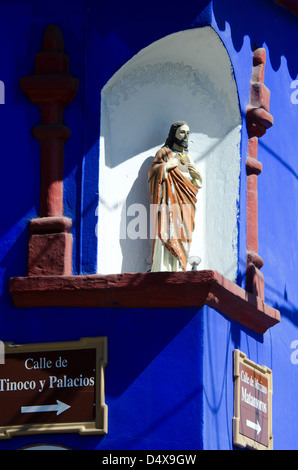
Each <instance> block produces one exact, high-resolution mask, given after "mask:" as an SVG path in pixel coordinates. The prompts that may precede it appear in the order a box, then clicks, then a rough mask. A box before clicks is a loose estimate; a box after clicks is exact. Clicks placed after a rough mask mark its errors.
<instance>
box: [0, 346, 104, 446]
mask: <svg viewBox="0 0 298 470" xmlns="http://www.w3.org/2000/svg"><path fill="white" fill-rule="evenodd" d="M106 363H107V338H105V337H97V338H82V339H81V340H79V341H73V342H63V343H62V342H61V343H42V344H28V345H16V344H14V343H6V344H5V361H4V364H1V365H0V438H2V439H5V438H9V437H11V436H13V435H15V434H26V433H30V434H33V433H42V432H47V433H48V432H61V430H63V431H65V432H70V431H73V432H80V433H88V434H103V433H106V432H107V407H106V405H105V402H104V370H105V366H106Z"/></svg>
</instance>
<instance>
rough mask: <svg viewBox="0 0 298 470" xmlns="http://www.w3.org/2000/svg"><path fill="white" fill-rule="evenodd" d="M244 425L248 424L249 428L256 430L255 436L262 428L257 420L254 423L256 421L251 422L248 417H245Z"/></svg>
mask: <svg viewBox="0 0 298 470" xmlns="http://www.w3.org/2000/svg"><path fill="white" fill-rule="evenodd" d="M246 426H248V427H249V428H251V429H254V430H255V431H257V436H258V435H259V434H260V432H261V430H262V428H261V426H260V423H259V421H257V424H256V423H253V422H252V421H249V419H247V420H246Z"/></svg>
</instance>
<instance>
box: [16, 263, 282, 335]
mask: <svg viewBox="0 0 298 470" xmlns="http://www.w3.org/2000/svg"><path fill="white" fill-rule="evenodd" d="M9 292H10V294H11V296H12V300H13V304H14V305H15V307H21V308H28V307H81V308H115V307H122V308H183V307H198V308H201V307H203V305H208V306H209V307H211V308H214V309H216V310H218V311H219V312H221V313H223V314H224V315H225V316H227V317H228V318H230V319H232V320H235V321H237V322H239V323H241V324H242V325H243V326H245V327H247V328H250V329H251V330H253V331H255V332H256V333H259V334H263V333H265V331H266V330H267V329H268V328H271V327H272V326H274V325H276V324H277V323H279V322H280V312H279V311H278V310H276V309H274V308H272V307H269V306H268V305H266V304H265V302H264V301H263V300H262V299H260V298H259V297H256V296H255V295H253V294H250V293H249V292H246V291H245V290H243V289H242V288H241V287H239V286H237V285H236V284H234V283H233V282H231V281H230V280H228V279H226V278H225V277H224V276H222V275H221V274H219V273H218V272H216V271H211V270H204V271H188V272H179V273H167V272H166V273H164V272H159V273H124V274H110V275H100V274H91V275H81V276H28V277H14V278H11V279H10V283H9Z"/></svg>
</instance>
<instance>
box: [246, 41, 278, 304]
mask: <svg viewBox="0 0 298 470" xmlns="http://www.w3.org/2000/svg"><path fill="white" fill-rule="evenodd" d="M265 63H266V51H265V49H263V48H260V49H256V50H255V51H254V56H253V73H252V79H251V89H250V103H249V106H248V107H247V109H246V124H247V131H248V137H249V141H248V156H247V158H246V172H247V256H246V290H247V291H248V292H252V293H254V294H255V295H257V296H258V297H260V298H261V299H263V300H264V277H263V274H262V273H261V271H260V269H261V268H262V267H263V264H264V262H263V259H262V258H261V256H260V255H259V254H258V181H257V178H258V175H259V174H260V173H261V171H262V163H261V162H259V161H258V139H259V137H262V135H264V134H265V132H266V130H267V129H268V128H269V127H271V126H272V124H273V117H272V116H271V114H270V113H269V101H270V91H269V90H268V88H267V87H266V86H265V85H264V71H265Z"/></svg>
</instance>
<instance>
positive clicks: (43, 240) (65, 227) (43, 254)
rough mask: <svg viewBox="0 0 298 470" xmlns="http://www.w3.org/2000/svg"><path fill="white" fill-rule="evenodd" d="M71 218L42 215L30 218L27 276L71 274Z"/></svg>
mask: <svg viewBox="0 0 298 470" xmlns="http://www.w3.org/2000/svg"><path fill="white" fill-rule="evenodd" d="M70 228H71V219H68V218H67V217H42V218H38V219H33V220H31V223H30V235H29V243H28V265H27V273H28V276H54V275H58V276H59V275H61V276H65V275H71V274H72V245H73V238H72V235H71V233H69V231H70Z"/></svg>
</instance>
